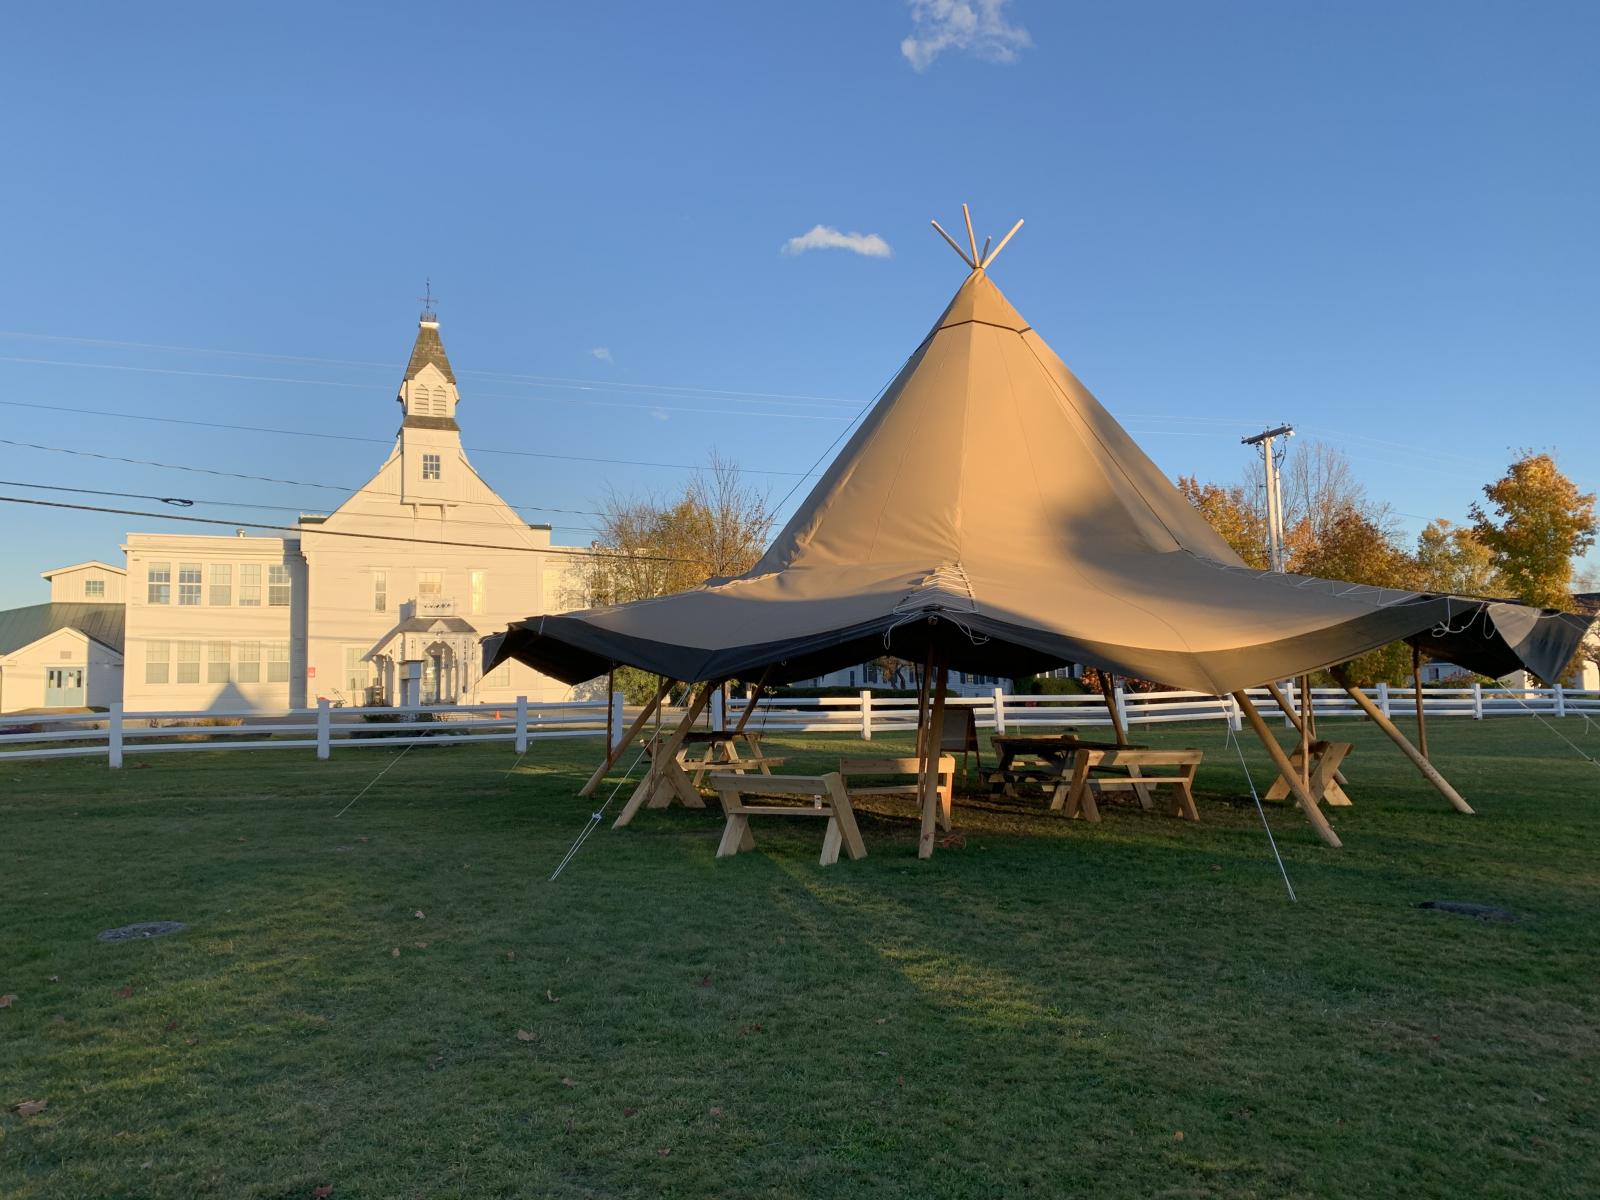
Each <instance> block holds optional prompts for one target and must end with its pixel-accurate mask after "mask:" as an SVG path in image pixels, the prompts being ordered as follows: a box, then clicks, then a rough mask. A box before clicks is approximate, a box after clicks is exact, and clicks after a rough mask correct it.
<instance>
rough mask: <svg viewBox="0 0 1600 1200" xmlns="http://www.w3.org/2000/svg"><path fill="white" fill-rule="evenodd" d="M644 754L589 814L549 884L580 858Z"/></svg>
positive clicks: (641, 752) (639, 755) (640, 750)
mask: <svg viewBox="0 0 1600 1200" xmlns="http://www.w3.org/2000/svg"><path fill="white" fill-rule="evenodd" d="M644 752H645V748H644V747H643V746H640V747H639V753H638V754H636V755H634V758H633V761H632V762H631V763H629V764H628V769H627V771H625V772H624V773H623V776H622V778H621V779H619V780H617V786H616V787H614V788H612V789H611V794H610V795H609V796H607V797H606V799H605V803H604V804H602V805H601V806H600V807H599V808H597V809H595V810H594V812H592V813H590V814H589V823H588V824H587V825H585V826H584V827H583V830H582V832H580V833H579V834H578V838H577V840H576V841H574V842H573V843H572V848H571V849H570V850H568V851H567V853H566V857H564V858H563V859H562V860H561V861H560V862H559V863H557V864H556V869H555V870H554V871H552V872H550V878H549V880H548V881H547V882H549V883H554V882H555V881H556V878H557V876H559V875H560V874H561V872H563V871H565V870H566V869H567V864H568V863H570V862H571V861H572V860H573V859H574V858H576V857H577V856H578V851H579V850H581V849H583V844H584V843H585V842H586V841H588V840H589V835H590V834H591V833H593V832H594V831H595V830H596V829H598V828H599V827H600V819H601V818H602V817H604V816H605V813H606V809H607V808H609V807H610V805H611V802H612V801H613V800H615V799H616V798H617V793H618V792H620V791H621V790H622V785H623V784H625V783H627V782H628V780H629V779H630V778H631V777H632V775H633V769H634V768H635V767H637V766H638V765H639V760H640V759H642V758H643V757H644Z"/></svg>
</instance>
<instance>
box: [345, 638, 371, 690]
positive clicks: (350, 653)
mask: <svg viewBox="0 0 1600 1200" xmlns="http://www.w3.org/2000/svg"><path fill="white" fill-rule="evenodd" d="M365 654H366V648H365V647H363V646H346V647H345V648H344V687H345V691H347V692H349V693H350V696H351V698H352V699H358V700H364V699H365V698H366V691H367V688H368V687H369V686H370V685H371V683H372V664H371V663H370V662H367V661H365V659H364V656H365Z"/></svg>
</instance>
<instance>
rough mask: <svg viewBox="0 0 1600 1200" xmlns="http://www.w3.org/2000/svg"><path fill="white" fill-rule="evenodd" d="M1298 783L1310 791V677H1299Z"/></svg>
mask: <svg viewBox="0 0 1600 1200" xmlns="http://www.w3.org/2000/svg"><path fill="white" fill-rule="evenodd" d="M1300 783H1301V786H1303V787H1304V788H1305V789H1306V791H1308V792H1309V791H1310V790H1311V676H1309V675H1302V676H1300Z"/></svg>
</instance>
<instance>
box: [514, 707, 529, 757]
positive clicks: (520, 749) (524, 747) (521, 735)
mask: <svg viewBox="0 0 1600 1200" xmlns="http://www.w3.org/2000/svg"><path fill="white" fill-rule="evenodd" d="M512 748H513V749H514V750H515V751H516V752H517V753H518V754H526V753H527V752H528V698H527V697H526V696H518V697H517V737H516V741H515V742H514V743H513V746H512Z"/></svg>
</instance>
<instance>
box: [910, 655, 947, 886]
mask: <svg viewBox="0 0 1600 1200" xmlns="http://www.w3.org/2000/svg"><path fill="white" fill-rule="evenodd" d="M949 678H950V669H949V667H948V666H946V665H945V661H944V657H943V656H942V655H941V656H940V658H939V661H938V665H937V666H936V667H935V668H934V678H933V680H932V681H931V684H930V688H929V704H928V729H927V732H926V733H925V734H924V735H923V739H922V775H921V780H922V834H921V836H920V837H919V838H918V839H917V857H918V858H929V857H931V856H932V855H933V835H934V830H935V827H936V826H938V825H943V826H944V828H945V829H949V828H950V811H949V809H948V808H947V807H944V806H945V805H948V804H949V799H948V797H944V798H941V797H940V795H939V753H940V748H939V742H940V737H939V734H940V731H941V730H942V729H943V728H944V691H945V684H946V683H947V682H948V681H949ZM941 799H942V800H943V804H941Z"/></svg>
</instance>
